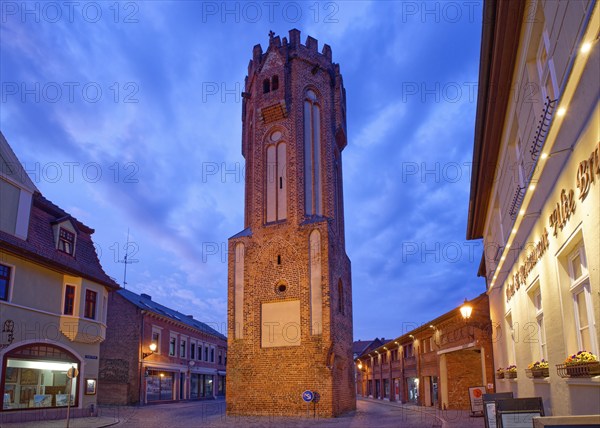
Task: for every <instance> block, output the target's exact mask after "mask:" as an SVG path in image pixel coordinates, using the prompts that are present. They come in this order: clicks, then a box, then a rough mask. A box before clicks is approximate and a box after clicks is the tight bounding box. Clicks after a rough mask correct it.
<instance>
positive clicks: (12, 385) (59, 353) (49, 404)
mask: <svg viewBox="0 0 600 428" xmlns="http://www.w3.org/2000/svg"><path fill="white" fill-rule="evenodd" d="M69 369H76V372H80V369H81V362H80V360H79V359H78V358H77V357H76V356H75V355H74V354H73V353H71V352H69V351H67V350H66V349H64V348H61V347H59V346H57V345H50V344H29V345H24V346H20V347H17V348H15V349H12V350H11V351H8V352H7V353H6V354H4V356H3V358H2V379H1V383H0V397H2V411H13V410H14V411H18V410H29V409H42V408H54V407H66V406H67V404H68V401H69V399H70V402H71V403H70V405H71V406H74V407H77V406H78V405H79V378H78V377H75V378H72V379H71V378H69V376H68V371H69ZM69 374H70V375H72V374H73V371H71V372H70V373H69Z"/></svg>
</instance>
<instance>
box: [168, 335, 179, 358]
mask: <svg viewBox="0 0 600 428" xmlns="http://www.w3.org/2000/svg"><path fill="white" fill-rule="evenodd" d="M176 346H177V338H176V337H174V336H171V338H170V339H169V356H171V357H174V356H175V347H176Z"/></svg>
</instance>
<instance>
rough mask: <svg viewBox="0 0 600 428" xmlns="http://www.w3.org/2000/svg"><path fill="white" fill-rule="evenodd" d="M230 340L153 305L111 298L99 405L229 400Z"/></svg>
mask: <svg viewBox="0 0 600 428" xmlns="http://www.w3.org/2000/svg"><path fill="white" fill-rule="evenodd" d="M226 363H227V338H226V337H225V336H223V335H222V334H221V333H219V332H218V331H216V330H215V329H214V328H212V327H210V326H208V325H207V324H205V323H203V322H200V321H198V320H196V319H194V318H193V317H192V316H191V315H184V314H182V313H180V312H177V311H174V310H172V309H170V308H167V307H166V306H163V305H161V304H159V303H157V302H155V301H153V300H152V297H151V296H149V295H147V294H141V295H138V294H135V293H133V292H131V291H129V290H125V289H122V290H119V291H118V292H116V293H113V294H112V295H111V296H110V301H109V309H108V333H107V335H106V341H105V342H104V343H102V346H101V348H100V373H99V386H98V391H99V392H98V393H99V402H100V404H113V405H115V404H117V405H129V404H152V403H164V402H170V401H179V400H200V399H214V398H216V397H219V396H224V395H225V379H226V370H225V366H226Z"/></svg>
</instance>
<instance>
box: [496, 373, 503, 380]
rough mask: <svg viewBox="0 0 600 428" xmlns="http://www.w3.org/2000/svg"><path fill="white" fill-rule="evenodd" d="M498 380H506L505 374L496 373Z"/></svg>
mask: <svg viewBox="0 0 600 428" xmlns="http://www.w3.org/2000/svg"><path fill="white" fill-rule="evenodd" d="M496 379H504V372H496Z"/></svg>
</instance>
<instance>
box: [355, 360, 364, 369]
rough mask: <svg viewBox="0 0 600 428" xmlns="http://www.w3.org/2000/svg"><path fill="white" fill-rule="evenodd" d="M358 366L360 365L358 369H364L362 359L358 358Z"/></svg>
mask: <svg viewBox="0 0 600 428" xmlns="http://www.w3.org/2000/svg"><path fill="white" fill-rule="evenodd" d="M356 367H358V370H362V369H363V363H362V361H361V360H358V364H357V365H356Z"/></svg>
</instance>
